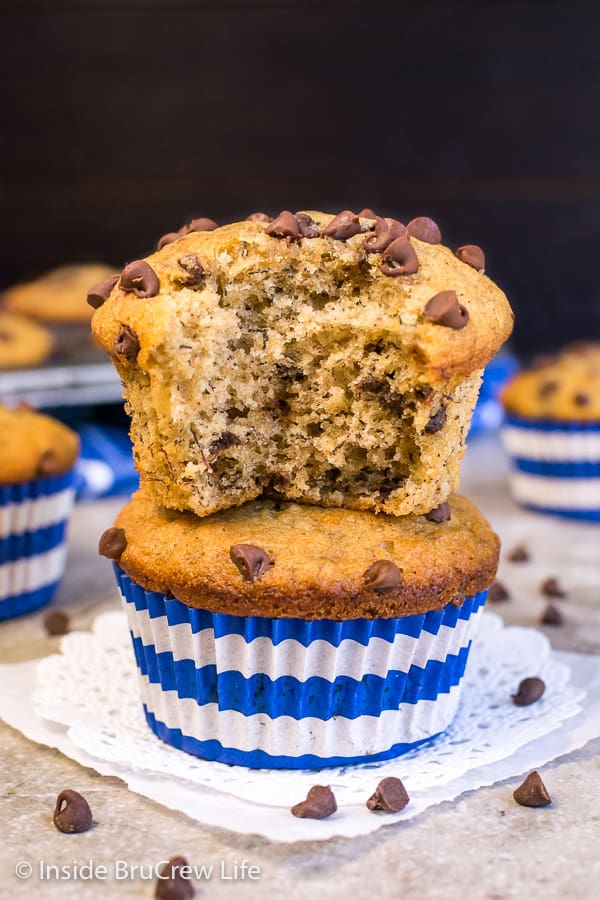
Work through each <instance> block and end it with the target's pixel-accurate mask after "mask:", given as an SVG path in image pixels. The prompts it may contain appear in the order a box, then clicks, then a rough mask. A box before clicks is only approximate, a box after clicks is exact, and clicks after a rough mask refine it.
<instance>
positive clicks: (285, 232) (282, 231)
mask: <svg viewBox="0 0 600 900" xmlns="http://www.w3.org/2000/svg"><path fill="white" fill-rule="evenodd" d="M265 234H270V235H271V237H276V238H290V239H291V240H297V239H298V238H300V237H302V232H301V231H300V225H299V224H298V219H297V218H296V216H295V215H294V214H293V213H291V212H290V211H289V209H284V210H282V212H280V213H279V215H278V216H277V218H276V219H273V221H272V222H271V223H270V224H269V225H267V227H266V228H265Z"/></svg>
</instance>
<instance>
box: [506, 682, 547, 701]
mask: <svg viewBox="0 0 600 900" xmlns="http://www.w3.org/2000/svg"><path fill="white" fill-rule="evenodd" d="M545 690H546V685H545V684H544V682H543V681H542V679H541V678H524V679H523V681H522V682H521V683H520V685H519V687H518V688H517V693H516V694H513V695H512V701H513V703H514V704H515V706H530V705H531V704H532V703H535V701H536V700H539V699H540V697H541V696H542V694H543V693H544V691H545Z"/></svg>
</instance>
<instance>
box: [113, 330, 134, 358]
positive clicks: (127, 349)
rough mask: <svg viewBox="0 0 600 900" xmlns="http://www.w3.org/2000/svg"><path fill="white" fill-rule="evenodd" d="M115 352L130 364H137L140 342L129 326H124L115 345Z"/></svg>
mask: <svg viewBox="0 0 600 900" xmlns="http://www.w3.org/2000/svg"><path fill="white" fill-rule="evenodd" d="M113 350H114V352H115V353H116V354H118V356H123V357H125V359H126V360H128V361H129V362H135V360H136V359H137V355H138V353H139V352H140V341H139V338H138V336H137V334H136V333H135V331H134V330H133V328H130V327H129V325H122V326H121V329H120V331H119V333H118V335H117V336H116V338H115V340H114V343H113Z"/></svg>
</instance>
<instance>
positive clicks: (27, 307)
mask: <svg viewBox="0 0 600 900" xmlns="http://www.w3.org/2000/svg"><path fill="white" fill-rule="evenodd" d="M113 272H114V269H112V268H111V267H110V266H106V265H104V263H74V264H72V265H67V266H60V267H59V268H57V269H53V270H52V271H50V272H47V273H46V274H45V275H42V276H40V277H39V278H36V279H35V280H33V281H27V282H24V283H23V284H16V285H14V287H11V288H8V290H6V291H5V292H4V294H3V302H4V305H5V307H6V309H9V310H12V312H19V313H22V314H23V315H26V316H31V317H32V318H34V319H42V320H43V321H46V322H57V323H58V322H62V323H68V322H89V320H90V316H91V310H90V308H89V306H88V305H87V303H86V295H87V291H88V288H89V287H90V285H92V284H94V283H95V282H97V281H100V280H101V279H103V278H107V277H108V276H109V275H111V274H112V273H113Z"/></svg>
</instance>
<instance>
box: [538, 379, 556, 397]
mask: <svg viewBox="0 0 600 900" xmlns="http://www.w3.org/2000/svg"><path fill="white" fill-rule="evenodd" d="M557 390H558V381H544V382H542V384H540V386H539V388H538V397H550V396H552V394H555V393H556V391H557Z"/></svg>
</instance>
